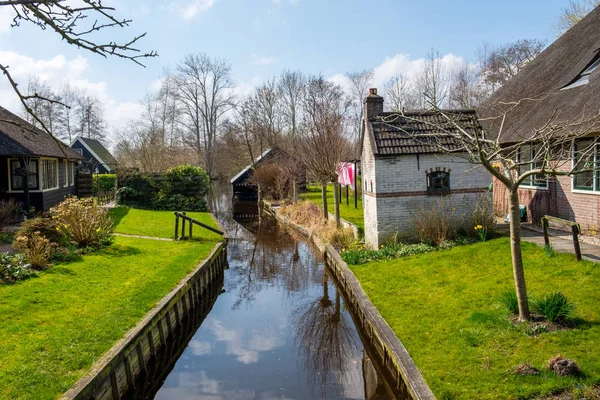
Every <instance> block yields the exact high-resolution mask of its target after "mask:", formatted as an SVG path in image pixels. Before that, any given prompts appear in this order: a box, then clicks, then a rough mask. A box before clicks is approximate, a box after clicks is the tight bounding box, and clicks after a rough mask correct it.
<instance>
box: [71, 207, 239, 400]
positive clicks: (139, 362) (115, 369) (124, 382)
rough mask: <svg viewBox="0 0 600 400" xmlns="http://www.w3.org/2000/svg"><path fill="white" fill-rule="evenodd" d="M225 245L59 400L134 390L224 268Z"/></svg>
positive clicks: (111, 396)
mask: <svg viewBox="0 0 600 400" xmlns="http://www.w3.org/2000/svg"><path fill="white" fill-rule="evenodd" d="M215 220H216V218H215ZM227 241H228V238H227V237H224V238H223V241H221V242H219V243H217V244H216V245H215V246H214V247H213V249H212V250H211V252H210V254H209V255H208V257H207V258H206V259H204V260H203V261H202V262H201V263H200V264H198V266H197V267H196V268H195V269H194V270H193V271H192V272H190V273H189V274H188V275H187V276H186V277H185V278H183V279H182V280H181V281H180V282H179V284H177V286H176V287H175V288H173V289H172V290H171V291H170V292H169V293H168V294H167V295H166V296H165V297H163V298H162V299H161V300H160V301H159V302H158V303H157V304H156V306H154V307H153V308H152V309H151V310H150V311H149V312H148V313H146V315H145V316H144V317H143V318H142V319H141V320H140V321H139V322H138V323H137V324H136V325H135V326H134V327H133V328H131V329H130V330H129V331H128V332H127V333H126V334H125V336H123V337H122V338H121V339H120V340H119V341H118V342H117V343H115V344H114V345H113V347H111V348H110V350H108V351H107V352H106V353H105V354H104V355H103V356H102V357H101V358H100V359H99V360H98V361H97V362H96V363H95V364H94V365H92V367H91V368H90V369H89V370H88V372H87V373H86V374H85V375H84V376H83V377H81V378H80V379H79V380H78V381H77V382H76V383H75V384H74V385H73V387H71V388H70V389H69V390H68V391H67V392H66V393H64V394H63V395H62V396H61V397H60V399H61V400H83V399H106V400H110V399H112V400H117V399H120V398H121V397H122V396H123V395H125V394H126V393H128V392H130V391H132V390H135V386H136V378H137V377H139V376H140V375H142V374H144V373H145V371H146V370H147V369H148V364H149V362H150V361H151V360H152V358H153V357H154V356H155V355H156V353H157V352H158V350H157V349H158V348H160V347H162V346H165V345H166V343H165V338H166V337H167V336H168V335H169V334H171V332H172V331H174V330H175V329H177V327H178V326H179V325H180V324H181V323H182V321H183V320H184V318H185V317H186V315H188V314H190V313H192V312H193V311H194V310H195V309H196V308H197V307H198V305H199V304H200V302H201V298H202V296H203V295H204V292H205V291H206V289H207V288H208V286H209V285H210V284H211V283H212V281H213V280H214V279H215V278H216V277H217V276H218V275H219V274H222V273H223V271H224V269H225V268H226V265H227V254H226V253H227V251H226V248H227Z"/></svg>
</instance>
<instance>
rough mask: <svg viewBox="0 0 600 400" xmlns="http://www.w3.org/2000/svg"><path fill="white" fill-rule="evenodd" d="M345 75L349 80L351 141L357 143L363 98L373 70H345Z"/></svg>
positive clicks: (363, 110)
mask: <svg viewBox="0 0 600 400" xmlns="http://www.w3.org/2000/svg"><path fill="white" fill-rule="evenodd" d="M346 77H347V78H348V80H349V81H350V100H351V110H352V111H351V115H350V119H351V134H352V142H353V144H354V145H357V144H358V142H359V141H360V136H361V131H362V119H363V116H364V113H365V109H364V106H363V100H364V99H365V97H366V96H367V94H368V91H369V88H370V87H371V83H372V82H373V70H372V69H365V70H363V71H359V72H346Z"/></svg>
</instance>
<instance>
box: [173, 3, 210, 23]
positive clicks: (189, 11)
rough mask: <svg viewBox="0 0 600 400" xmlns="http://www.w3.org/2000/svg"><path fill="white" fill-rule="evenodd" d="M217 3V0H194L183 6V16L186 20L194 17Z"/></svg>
mask: <svg viewBox="0 0 600 400" xmlns="http://www.w3.org/2000/svg"><path fill="white" fill-rule="evenodd" d="M214 4H215V0H192V1H191V2H189V3H188V4H187V5H183V6H181V12H180V14H181V17H182V18H183V19H185V20H190V19H192V18H194V17H195V16H196V15H198V14H199V13H202V12H204V11H206V10H208V9H209V8H211V7H212V6H213V5H214Z"/></svg>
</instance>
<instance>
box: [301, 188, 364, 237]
mask: <svg viewBox="0 0 600 400" xmlns="http://www.w3.org/2000/svg"><path fill="white" fill-rule="evenodd" d="M301 197H302V199H304V200H310V201H312V202H313V203H315V204H317V205H318V206H319V207H321V206H322V204H323V200H322V199H321V186H319V185H307V187H306V193H303V194H302V195H301ZM348 202H349V205H346V189H345V188H343V189H342V202H341V203H340V215H341V217H342V218H343V219H345V220H346V221H348V222H352V223H353V224H355V225H357V226H358V227H359V228H360V230H361V231H364V228H365V219H364V214H363V208H362V199H361V195H360V192H359V194H358V208H354V193H353V192H352V190H350V191H349V195H348ZM334 205H335V203H334V201H333V185H327V208H328V210H329V212H330V213H333V212H334Z"/></svg>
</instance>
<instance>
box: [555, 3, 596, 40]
mask: <svg viewBox="0 0 600 400" xmlns="http://www.w3.org/2000/svg"><path fill="white" fill-rule="evenodd" d="M598 5H600V0H569V4H568V5H567V6H566V7H565V8H563V9H562V10H561V12H560V15H559V17H558V22H557V24H556V28H557V29H558V30H559V31H560V32H564V31H566V30H568V29H569V28H570V27H572V26H573V25H575V24H576V23H578V22H579V21H581V20H582V19H583V18H584V17H585V16H586V15H588V14H589V13H590V11H592V10H593V9H594V8H596V7H598Z"/></svg>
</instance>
